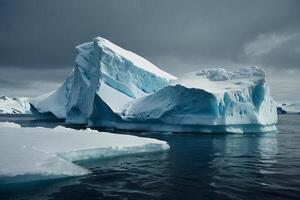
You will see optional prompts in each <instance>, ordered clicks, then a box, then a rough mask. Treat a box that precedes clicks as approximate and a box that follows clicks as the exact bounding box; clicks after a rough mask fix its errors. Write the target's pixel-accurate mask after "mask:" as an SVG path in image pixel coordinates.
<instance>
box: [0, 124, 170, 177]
mask: <svg viewBox="0 0 300 200" xmlns="http://www.w3.org/2000/svg"><path fill="white" fill-rule="evenodd" d="M0 128H1V132H0V137H1V140H0V183H11V182H20V181H33V180H41V179H53V178H61V177H69V176H81V175H85V174H88V173H90V171H89V170H88V169H86V168H84V167H82V166H80V165H78V164H76V163H73V162H74V161H81V160H90V159H101V158H109V157H114V156H121V155H129V154H136V153H148V152H162V151H166V150H168V149H169V145H168V144H167V143H166V142H164V141H160V140H156V139H150V138H142V137H137V136H130V135H123V134H113V133H107V132H98V131H95V130H90V129H87V130H75V129H69V128H64V127H56V128H54V129H49V128H42V127H36V128H21V127H20V126H19V125H17V124H14V123H8V122H0Z"/></svg>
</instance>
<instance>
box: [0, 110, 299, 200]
mask: <svg viewBox="0 0 300 200" xmlns="http://www.w3.org/2000/svg"><path fill="white" fill-rule="evenodd" d="M278 129H279V131H280V132H279V133H266V134H206V135H204V134H201V135H200V134H198V135H197V134H165V135H161V134H154V133H152V134H143V136H147V137H153V138H157V139H162V140H166V141H167V142H168V143H169V145H170V147H171V150H170V151H169V152H166V153H156V154H146V155H135V156H128V157H120V158H113V159H107V160H102V161H100V160H99V161H93V162H89V163H88V162H84V163H81V164H82V165H83V166H85V167H88V168H89V169H90V170H92V172H93V173H92V174H90V175H88V176H84V177H77V178H69V179H60V180H52V181H40V182H32V183H27V184H19V185H9V186H6V187H5V188H2V190H1V191H0V199H7V198H12V199H72V200H76V199H164V200H165V199H172V200H174V199H272V200H275V199H300V115H281V116H280V122H279V124H278Z"/></svg>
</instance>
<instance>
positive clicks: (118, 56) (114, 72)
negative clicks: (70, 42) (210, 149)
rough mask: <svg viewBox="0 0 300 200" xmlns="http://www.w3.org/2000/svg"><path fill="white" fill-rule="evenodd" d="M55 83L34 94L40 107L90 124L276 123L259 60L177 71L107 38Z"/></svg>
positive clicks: (89, 47) (237, 127)
mask: <svg viewBox="0 0 300 200" xmlns="http://www.w3.org/2000/svg"><path fill="white" fill-rule="evenodd" d="M76 49H77V52H78V54H77V57H76V66H75V68H74V70H73V72H71V74H70V75H69V76H68V78H67V79H66V81H65V82H64V83H63V85H62V86H61V87H60V88H59V89H58V90H56V91H54V92H52V93H50V94H46V95H43V96H40V97H37V98H34V99H32V100H31V104H32V105H33V107H34V108H36V109H37V110H38V111H39V112H51V113H53V114H54V115H55V116H56V117H58V118H62V119H66V122H68V123H82V124H88V125H89V126H91V127H108V128H116V129H128V130H141V131H173V132H266V131H273V130H276V127H275V124H276V122H277V112H276V104H275V102H274V101H273V99H272V97H271V96H270V91H269V88H268V87H267V86H266V84H265V72H264V71H263V70H262V69H261V68H259V67H245V68H241V69H239V70H237V71H233V72H230V71H226V70H224V69H207V70H201V71H198V72H193V73H190V74H187V75H184V76H182V77H181V78H179V79H177V78H176V77H174V76H172V75H170V74H168V73H166V72H164V71H162V70H160V69H159V68H157V67H156V66H154V65H153V64H151V63H150V62H149V61H147V60H145V59H144V58H142V57H140V56H138V55H136V54H134V53H132V52H129V51H126V50H124V49H122V48H120V47H118V46H116V45H115V44H112V43H111V42H109V41H108V40H105V39H103V38H99V37H98V38H95V39H94V41H93V42H90V43H85V44H82V45H79V46H78V47H77V48H76Z"/></svg>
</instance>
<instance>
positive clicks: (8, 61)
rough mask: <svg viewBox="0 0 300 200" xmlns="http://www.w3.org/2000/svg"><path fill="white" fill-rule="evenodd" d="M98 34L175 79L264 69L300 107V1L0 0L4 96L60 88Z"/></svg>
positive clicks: (275, 88) (277, 93) (275, 90)
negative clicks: (79, 51) (219, 70)
mask: <svg viewBox="0 0 300 200" xmlns="http://www.w3.org/2000/svg"><path fill="white" fill-rule="evenodd" d="M96 36H101V37H105V38H107V39H109V40H111V41H112V42H113V43H116V44H118V45H120V46H122V47H123V48H125V49H128V50H131V51H133V52H135V53H137V54H139V55H141V56H143V57H145V58H147V59H148V60H150V61H151V62H153V63H154V64H155V65H157V66H158V67H160V68H162V69H163V70H166V71H168V72H169V73H171V74H174V75H177V76H180V75H182V74H184V73H187V72H190V71H193V70H198V69H203V68H207V67H223V68H228V69H234V68H238V67H240V66H246V65H259V66H263V67H264V68H265V70H266V71H267V73H268V76H267V79H268V84H269V85H270V87H271V92H272V94H273V96H274V97H275V99H276V100H278V101H284V100H288V101H298V102H300V86H299V85H300V1H299V0H251V1H250V0H218V1H216V0H207V1H201V0H195V1H190V0H181V1H177V0H151V1H146V0H110V1H108V0H106V1H104V0H86V1H82V0H48V1H45V0H26V1H24V0H0V95H2V94H4V95H9V96H35V95H39V94H42V93H45V92H49V91H51V90H53V89H55V88H57V87H58V86H59V84H60V83H61V82H62V81H63V80H64V79H65V77H66V76H67V75H68V73H69V72H70V71H71V70H72V68H73V66H74V57H75V49H74V47H75V46H76V45H78V44H80V43H83V42H86V41H91V40H92V39H93V38H94V37H96Z"/></svg>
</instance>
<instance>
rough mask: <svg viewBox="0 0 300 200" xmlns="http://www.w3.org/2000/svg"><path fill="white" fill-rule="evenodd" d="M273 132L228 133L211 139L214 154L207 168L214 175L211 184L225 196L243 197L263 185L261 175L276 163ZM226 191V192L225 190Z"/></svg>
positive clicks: (275, 135)
mask: <svg viewBox="0 0 300 200" xmlns="http://www.w3.org/2000/svg"><path fill="white" fill-rule="evenodd" d="M277 146H278V142H277V134H276V133H268V134H228V135H225V136H224V138H223V139H220V138H214V142H213V148H214V151H215V152H216V153H215V156H214V158H213V160H212V161H211V165H210V168H211V169H212V170H213V171H214V175H213V178H212V181H211V183H210V185H211V186H212V187H213V188H214V190H215V192H216V193H222V194H223V195H225V196H226V197H227V198H242V197H243V196H245V195H246V193H248V195H250V194H251V193H252V192H254V193H255V191H253V189H254V188H256V187H259V186H260V185H263V184H265V180H264V179H263V178H262V176H261V175H260V174H261V173H264V172H267V171H268V169H269V168H270V167H272V164H273V163H276V155H277V153H278V147H277ZM226 191H227V192H226Z"/></svg>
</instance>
